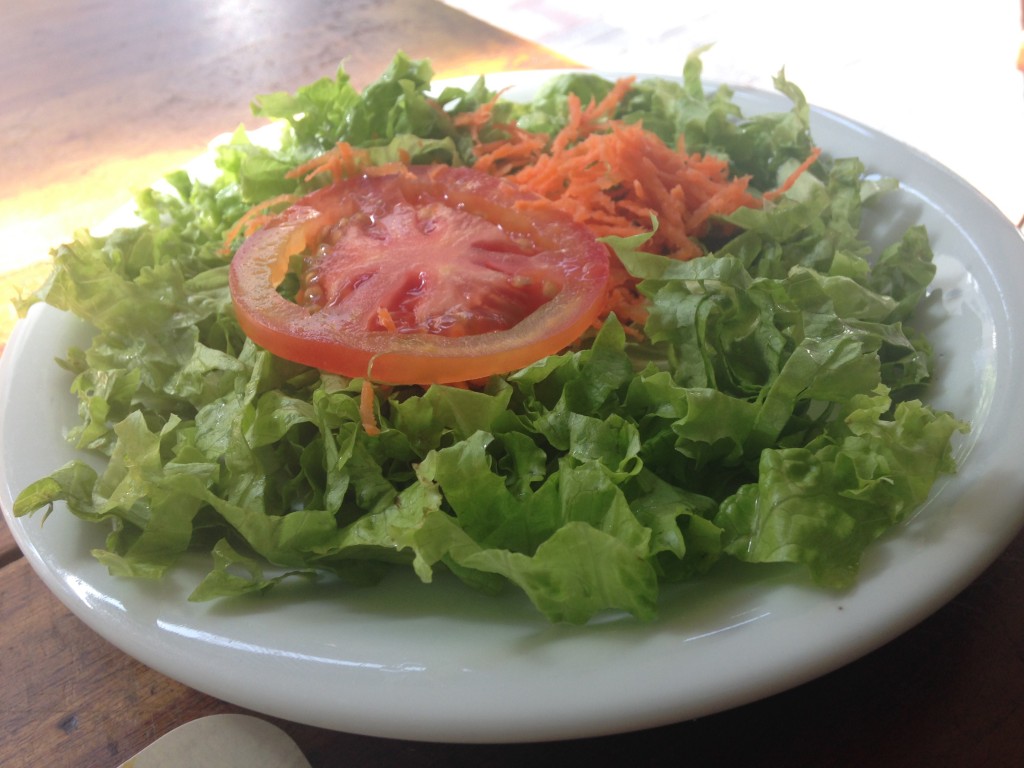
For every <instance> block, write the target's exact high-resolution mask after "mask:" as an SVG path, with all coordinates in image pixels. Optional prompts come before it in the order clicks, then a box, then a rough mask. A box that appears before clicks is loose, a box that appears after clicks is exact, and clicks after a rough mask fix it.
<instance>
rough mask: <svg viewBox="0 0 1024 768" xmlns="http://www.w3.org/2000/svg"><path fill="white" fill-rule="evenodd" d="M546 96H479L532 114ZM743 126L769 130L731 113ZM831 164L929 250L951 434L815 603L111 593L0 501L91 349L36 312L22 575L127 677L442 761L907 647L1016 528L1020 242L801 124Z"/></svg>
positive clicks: (431, 589) (804, 590) (786, 577)
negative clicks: (926, 240) (78, 346)
mask: <svg viewBox="0 0 1024 768" xmlns="http://www.w3.org/2000/svg"><path fill="white" fill-rule="evenodd" d="M549 75H550V73H547V72H534V73H515V74H510V75H504V76H488V82H489V83H490V84H491V85H492V86H494V87H497V86H500V85H504V84H505V83H512V84H515V85H516V86H517V88H518V91H517V92H518V93H519V94H521V95H526V96H528V95H529V94H530V93H531V92H532V90H533V89H535V88H536V87H537V85H538V84H539V83H540V82H542V81H544V80H545V79H547V77H548V76H549ZM736 101H737V103H738V104H739V105H740V106H741V107H742V108H743V109H744V111H745V112H746V113H748V114H753V113H756V112H759V111H765V110H779V109H783V110H784V109H788V107H789V105H788V102H787V101H785V100H784V99H782V98H781V97H779V96H778V95H776V94H770V93H763V92H758V91H747V90H738V91H737V94H736ZM813 120H814V124H813V130H814V134H815V137H816V139H817V140H818V142H819V143H820V144H821V145H822V146H823V147H824V148H825V149H826V150H827V151H828V152H830V153H832V154H834V155H841V156H847V155H856V156H858V157H860V158H862V159H863V160H864V162H865V163H866V165H867V167H868V169H869V170H870V171H871V172H872V173H879V174H882V175H892V176H896V177H898V178H899V179H900V180H901V181H902V183H903V186H902V189H901V190H900V191H899V192H898V193H895V194H892V195H890V196H888V197H886V198H885V200H884V203H883V205H882V206H879V208H878V210H877V213H876V214H873V215H869V218H868V221H867V226H868V228H869V232H870V235H871V239H872V240H873V241H874V242H875V243H876V244H877V245H878V246H883V245H885V244H887V243H888V242H891V241H892V240H893V239H894V238H896V237H897V236H898V234H899V233H900V232H902V230H903V229H905V228H906V226H908V225H910V224H913V223H923V224H924V225H926V226H927V228H928V229H929V231H930V233H931V236H932V243H933V247H934V250H935V253H936V257H937V262H938V264H939V267H940V269H939V275H938V278H937V280H936V290H935V291H934V292H933V293H932V294H931V296H930V297H929V299H928V300H927V303H926V308H925V311H924V312H923V316H922V317H921V320H920V322H921V324H922V325H923V326H924V327H925V328H926V330H927V331H928V332H929V333H930V334H931V337H932V339H933V341H934V344H935V347H936V350H937V353H938V357H937V359H938V371H937V374H938V376H937V378H938V382H937V384H936V386H935V388H934V389H933V391H932V392H931V394H930V396H929V399H930V401H931V402H932V404H933V405H935V406H936V407H939V408H948V409H950V410H952V411H954V412H955V413H956V414H957V415H959V416H960V417H962V418H965V419H969V420H970V421H971V423H972V425H973V430H972V432H971V433H970V434H969V435H967V436H965V437H964V438H963V439H962V440H961V441H960V442H958V443H957V446H956V454H957V458H958V460H959V461H960V463H961V465H962V466H961V471H960V472H959V473H958V474H957V475H956V476H954V477H951V478H949V479H947V480H944V481H942V482H941V483H940V485H939V486H938V487H937V488H936V490H935V493H934V494H933V497H932V499H931V500H930V501H929V502H928V503H927V504H926V505H925V506H924V507H923V508H922V510H921V511H920V512H919V513H918V514H917V515H916V516H915V517H914V519H913V520H912V521H910V523H909V524H907V525H906V526H903V527H901V528H900V529H899V530H897V531H895V532H894V533H893V535H891V536H888V537H887V538H885V539H884V540H883V541H880V542H879V543H878V544H877V545H876V546H874V547H872V548H871V549H870V550H869V552H868V553H867V555H866V557H865V559H864V563H863V572H862V577H861V579H860V581H859V583H858V585H857V586H856V588H855V589H853V590H851V591H849V592H846V593H843V594H834V593H829V592H822V591H820V590H817V589H815V588H813V587H812V586H810V585H809V584H808V583H807V582H806V581H805V580H804V578H803V577H802V576H801V575H800V572H799V571H796V570H794V569H791V568H788V567H781V566H780V567H778V568H756V569H752V570H748V569H745V568H743V567H741V566H738V565H737V566H729V567H725V568H723V569H721V570H719V571H717V572H716V573H715V575H714V576H713V577H712V578H710V579H707V580H703V581H701V582H699V583H696V584H692V585H687V586H677V587H673V588H670V589H667V590H665V591H664V593H663V597H662V602H661V617H660V619H658V620H657V621H656V622H653V623H649V624H640V623H637V622H634V621H632V620H628V619H622V618H610V619H608V620H606V621H603V622H599V623H596V624H593V625H590V626H587V627H568V626H551V625H549V624H548V623H547V622H546V621H545V620H544V619H543V618H541V617H540V616H539V615H537V614H536V612H535V611H534V610H533V608H532V607H531V606H530V605H529V604H527V603H526V602H525V600H524V599H523V598H521V597H520V596H519V595H516V594H510V595H509V596H507V597H502V598H497V599H494V598H486V597H483V596H479V595H476V594H473V593H470V592H468V591H467V590H466V589H465V588H463V587H462V586H461V585H459V584H455V583H447V582H445V581H444V580H443V579H441V580H439V582H438V583H435V584H433V585H429V586H426V585H422V584H420V583H418V582H417V581H416V580H415V577H412V576H407V575H398V574H396V575H395V576H394V577H393V578H391V579H389V580H388V581H386V582H385V583H384V584H382V585H380V586H379V587H374V588H371V589H365V590H355V591H351V590H346V591H341V590H337V591H335V590H334V588H332V587H311V586H307V585H298V584H294V585H288V584H286V585H283V586H282V587H280V588H279V589H278V590H277V591H276V592H274V593H272V594H271V595H270V596H268V597H265V598H261V599H258V600H240V601H233V602H220V603H212V604H199V605H196V604H191V603H188V602H187V601H186V596H187V595H188V594H189V593H190V592H191V590H192V588H193V587H194V585H195V584H196V583H197V582H198V580H199V579H200V578H201V576H202V573H203V572H204V569H203V568H202V566H201V564H199V563H196V564H194V565H193V564H186V566H185V567H183V568H181V569H178V570H175V571H174V572H173V573H172V574H171V575H170V577H168V578H167V579H166V580H165V581H162V582H160V583H156V584H151V583H136V582H130V581H123V580H119V579H115V578H112V577H111V576H109V575H108V574H107V572H106V570H105V569H104V568H103V567H102V566H100V565H99V564H98V563H97V562H96V561H94V560H93V559H92V557H91V556H90V555H89V550H90V548H91V547H92V546H94V545H97V544H99V543H100V542H101V541H102V537H103V535H104V534H103V531H101V530H97V529H96V528H95V527H94V526H90V525H88V524H85V523H80V522H78V521H77V520H76V519H74V518H72V517H70V516H66V515H63V514H60V511H59V510H58V511H57V512H55V513H54V514H53V515H51V517H50V518H49V520H48V522H47V523H46V524H45V525H42V524H41V521H42V516H41V515H38V516H35V517H32V518H28V519H24V518H23V519H18V520H14V519H11V518H10V517H9V511H10V509H11V505H12V499H13V497H14V496H16V495H17V493H18V492H19V491H20V490H21V489H22V488H23V487H25V486H26V485H27V484H28V483H30V482H31V481H33V480H36V479H38V478H39V477H41V476H43V475H45V474H47V473H49V472H50V471H52V470H53V469H55V468H56V467H58V466H60V465H62V464H63V463H64V462H66V461H67V460H69V459H70V458H71V457H72V453H73V452H72V450H71V449H70V448H69V447H68V446H67V445H66V444H65V442H64V440H63V437H62V435H63V432H64V430H66V429H67V428H68V426H69V425H71V424H73V423H74V421H75V416H76V403H75V401H74V399H73V398H72V397H71V396H70V395H69V393H68V387H69V377H68V376H67V374H66V373H65V372H63V371H62V370H61V369H60V368H59V367H57V366H56V365H55V364H54V362H53V360H54V358H56V357H59V356H62V355H63V354H64V352H65V351H66V349H67V347H68V345H69V344H70V343H72V342H74V341H75V340H79V341H81V340H82V339H84V338H86V334H87V333H88V331H87V329H85V328H84V327H82V325H81V323H79V322H78V321H77V320H75V319H73V318H71V317H68V316H66V315H64V314H62V313H60V312H58V311H55V310H53V309H52V308H49V307H43V306H39V307H35V308H34V309H33V311H32V312H31V314H30V316H29V317H28V318H27V319H26V320H25V321H23V322H22V323H21V324H19V326H18V327H17V328H16V330H15V333H14V336H13V338H12V339H11V341H10V342H9V344H8V347H7V350H6V352H5V353H4V355H3V358H2V363H0V392H2V393H3V404H2V411H0V419H2V421H0V504H2V506H3V508H4V512H5V514H7V515H8V522H9V524H10V527H11V529H12V531H13V533H14V536H15V538H16V539H17V542H18V544H19V545H20V546H21V548H22V550H23V551H24V553H25V556H26V558H27V559H28V560H29V562H30V563H31V565H32V566H33V568H34V569H35V570H36V571H37V572H38V574H39V576H40V577H41V578H42V579H43V580H44V581H45V582H46V584H47V586H48V587H49V589H51V590H52V591H53V592H54V593H55V594H56V595H57V596H58V597H59V598H60V599H61V600H62V601H63V602H64V603H65V604H66V605H67V606H68V607H69V608H70V609H71V610H72V611H73V612H74V613H75V614H77V615H78V616H79V617H80V618H81V619H82V620H83V621H84V622H85V623H86V624H88V625H89V626H90V627H92V628H93V629H94V630H95V631H96V632H98V633H99V634H101V635H102V636H103V637H105V638H106V639H107V640H109V641H110V642H112V643H113V644H115V645H117V646H119V647H120V648H122V649H123V650H124V651H125V652H127V653H128V654H130V655H132V656H134V657H136V658H137V659H139V660H140V661H142V662H143V663H145V664H147V665H149V666H151V667H153V668H155V669H157V670H159V671H160V672H162V673H164V674H166V675H168V676H169V677H172V678H175V679H177V680H179V681H181V682H183V683H185V684H187V685H189V686H192V687H194V688H196V689H199V690H201V691H204V692H206V693H209V694H212V695H214V696H217V697H220V698H222V699H225V700H227V701H230V702H234V703H236V704H238V705H242V706H245V707H248V708H251V709H254V710H257V711H260V712H263V713H266V714H268V715H273V716H278V717H283V718H286V719H289V720H293V721H298V722H303V723H308V724H311V725H316V726H322V727H326V728H332V729H337V730H344V731H350V732H355V733H363V734H371V735H376V736H384V737H394V738H404V739H419V740H431V741H450V742H495V741H506V742H507V741H528V740H529V741H534V740H548V739H566V738H574V737H582V736H594V735H599V734H609V733H614V732H621V731H626V730H633V729H639V728H645V727H650V726H657V725H662V724H665V723H669V722H674V721H679V720H683V719H688V718H693V717H697V716H701V715H707V714H710V713H712V712H716V711H720V710H723V709H726V708H729V707H733V706H736V705H740V704H743V703H747V702H750V701H753V700H755V699H759V698H762V697H765V696H768V695H771V694H773V693H776V692H779V691H782V690H784V689H786V688H790V687H792V686H795V685H798V684H800V683H802V682H804V681H807V680H809V679H811V678H814V677H816V676H818V675H821V674H823V673H825V672H828V671H830V670H833V669H835V668H837V667H839V666H841V665H843V664H845V663H847V662H849V661H851V660H853V659H856V658H857V657H859V656H861V655H863V654H865V653H867V652H868V651H870V650H872V649H874V648H876V647H878V646H879V645H881V644H883V643H885V642H887V641H889V640H890V639H892V638H893V637H895V636H896V635H898V634H899V633H901V632H903V631H904V630H906V629H908V628H909V627H911V626H912V625H914V624H915V623H917V622H918V621H920V620H921V619H923V618H924V617H926V616H927V615H928V614H930V613H931V612H933V611H934V610H936V609H937V608H939V607H940V606H941V605H943V604H944V603H945V602H946V601H948V600H949V599H950V598H951V597H953V596H954V595H955V594H956V593H957V592H958V591H959V590H961V589H962V588H963V587H964V586H966V585H967V584H968V583H969V582H971V581H972V580H973V579H974V578H975V577H976V576H977V575H978V574H979V573H980V572H981V571H982V570H983V569H984V568H985V567H986V566H988V565H989V564H990V563H991V562H992V561H993V560H994V559H995V558H996V557H997V556H998V555H999V553H1000V552H1001V551H1002V550H1003V549H1004V548H1005V547H1006V546H1007V545H1008V544H1009V542H1010V541H1011V539H1012V538H1013V537H1014V535H1015V534H1016V533H1017V531H1018V530H1019V529H1020V528H1021V525H1022V522H1024V473H1022V472H1021V471H1020V457H1021V456H1022V455H1024V409H1022V408H1020V407H1019V402H1018V397H1019V396H1018V388H1019V386H1020V384H1021V383H1022V382H1024V342H1022V339H1021V336H1022V334H1024V303H1022V299H1021V290H1020V289H1021V288H1022V287H1024V240H1022V238H1021V236H1020V234H1019V233H1018V232H1017V231H1016V230H1015V229H1014V227H1013V226H1012V224H1011V223H1010V222H1009V221H1008V220H1006V218H1005V217H1004V216H1002V215H1001V214H1000V213H999V212H998V211H997V209H996V208H995V207H993V206H992V205H991V204H990V203H988V202H987V201H986V200H985V199H983V198H982V197H981V196H980V195H979V194H978V193H977V192H975V191H974V190H973V189H972V188H970V187H969V186H968V185H967V184H966V183H965V182H963V181H962V180H960V179H959V178H957V177H955V176H954V175H952V174H951V173H950V172H949V171H947V170H946V169H944V168H943V167H941V166H940V165H938V164H937V163H935V162H934V161H932V160H931V159H929V158H928V157H925V156H923V155H922V154H920V153H918V152H916V151H914V150H913V149H911V148H910V147H907V146H905V145H903V144H901V143H898V142H896V141H894V140H892V139H891V138H888V137H887V136H884V135H882V134H880V133H878V132H876V131H874V130H872V129H870V128H868V127H865V126H863V125H860V124H858V123H856V122H854V121H851V120H847V119H845V118H842V117H839V116H837V115H834V114H830V113H825V112H821V111H817V112H815V114H814V118H813Z"/></svg>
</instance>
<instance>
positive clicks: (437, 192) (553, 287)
mask: <svg viewBox="0 0 1024 768" xmlns="http://www.w3.org/2000/svg"><path fill="white" fill-rule="evenodd" d="M538 200H540V198H538V197H537V196H535V195H533V194H532V193H529V192H526V191H524V190H522V189H520V188H519V187H517V186H516V185H515V184H513V183H512V182H509V181H506V180H503V179H500V178H497V177H494V176H490V175H488V174H485V173H482V172H479V171H474V170H472V169H470V168H454V167H450V166H446V165H434V166H412V167H409V168H401V169H394V168H391V169H388V170H386V171H384V170H383V169H381V170H379V171H376V172H375V171H370V172H368V173H367V174H365V175H363V176H360V177H357V178H353V179H348V180H344V181H341V182H338V183H336V184H334V185H332V186H330V187H326V188H324V189H321V190H318V191H316V192H313V193H311V194H309V195H307V196H306V197H305V198H303V199H302V200H300V201H298V202H297V203H296V204H295V205H293V206H292V207H291V208H289V209H288V210H287V211H285V212H284V213H283V214H282V215H281V216H279V217H278V218H277V219H275V220H274V221H273V222H272V223H271V224H269V225H267V226H265V227H264V228H262V229H260V230H258V231H256V232H255V233H253V234H252V235H250V236H249V237H248V238H246V240H245V242H244V243H243V244H242V245H241V246H240V247H239V249H238V252H237V253H236V254H235V256H234V258H233V260H232V263H231V271H230V287H231V294H232V299H233V301H234V305H235V311H236V315H237V317H238V321H239V324H240V325H241V327H242V329H243V330H244V331H245V333H246V334H247V335H248V336H249V337H250V338H251V339H252V340H253V341H254V342H256V343H257V344H259V345H261V346H262V347H264V348H266V349H268V350H269V351H270V352H272V353H274V354H276V355H278V356H280V357H283V358H286V359H289V360H292V361H295V362H299V363H303V364H306V365H310V366H313V367H316V368H320V369H321V370H324V371H328V372H331V373H337V374H341V375H344V376H349V377H352V378H356V377H362V376H365V377H368V378H372V379H373V380H374V381H380V382H385V383H391V384H423V385H426V384H433V383H445V382H459V381H466V380H472V379H478V378H483V377H486V376H490V375H492V374H498V373H507V372H509V371H513V370H517V369H519V368H523V367H525V366H527V365H529V364H530V363H533V362H535V361H537V360H539V359H541V358H542V357H545V356H547V355H550V354H554V353H556V352H559V351H561V350H562V349H564V348H565V347H567V346H569V345H570V344H572V343H573V342H574V341H576V340H577V339H578V338H579V337H580V336H581V335H582V334H583V332H584V331H586V329H587V328H588V327H590V326H591V325H592V324H593V323H594V321H595V320H596V319H597V317H598V316H599V314H600V312H601V310H602V308H603V307H604V303H605V296H606V291H607V283H608V272H609V256H608V250H607V247H606V246H605V245H603V244H602V243H600V242H598V241H597V240H596V238H595V237H594V235H593V234H592V233H591V232H590V231H589V230H588V229H587V228H585V227H584V226H582V225H579V224H576V223H574V222H572V221H571V220H570V219H569V218H568V217H567V216H565V215H564V214H562V213H560V212H557V211H555V210H554V209H552V208H550V207H547V206H545V205H538ZM522 203H528V204H529V206H528V208H526V207H523V206H521V205H520V204H522ZM527 211H528V212H527ZM302 253H305V254H307V256H306V262H307V264H309V265H310V270H309V271H308V272H307V274H305V275H304V276H303V278H302V279H303V291H302V295H301V296H300V297H299V301H300V302H301V301H305V303H299V302H297V301H291V300H289V299H288V298H285V297H283V296H282V295H280V294H279V293H278V290H277V287H278V285H279V284H280V283H281V282H282V280H283V279H284V277H285V275H286V274H287V271H288V266H289V262H290V260H291V258H292V257H293V256H295V255H296V254H302Z"/></svg>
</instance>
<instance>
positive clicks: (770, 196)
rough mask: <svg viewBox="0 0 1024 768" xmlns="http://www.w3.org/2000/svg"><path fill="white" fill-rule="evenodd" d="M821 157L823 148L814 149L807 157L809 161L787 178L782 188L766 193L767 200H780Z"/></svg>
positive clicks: (804, 162) (805, 161)
mask: <svg viewBox="0 0 1024 768" xmlns="http://www.w3.org/2000/svg"><path fill="white" fill-rule="evenodd" d="M819 157H821V147H814V148H813V149H812V150H811V154H809V155H808V156H807V159H806V160H804V161H803V162H802V163H800V165H799V167H798V168H797V169H796V170H795V171H793V172H792V173H791V174H789V176H787V177H786V180H785V181H784V182H783V183H782V185H781V186H779V187H776V188H775V189H772V190H769V191H767V192H765V193H764V198H765V200H778V199H779V198H780V197H782V196H783V195H784V194H786V193H787V192H788V191H789V190H790V188H791V187H792V186H793V185H794V184H796V180H797V179H799V178H800V177H801V176H803V174H804V173H805V172H806V171H807V169H808V168H810V167H811V166H812V165H814V164H815V163H816V162H818V158H819Z"/></svg>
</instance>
